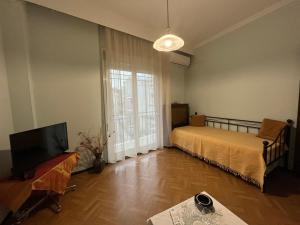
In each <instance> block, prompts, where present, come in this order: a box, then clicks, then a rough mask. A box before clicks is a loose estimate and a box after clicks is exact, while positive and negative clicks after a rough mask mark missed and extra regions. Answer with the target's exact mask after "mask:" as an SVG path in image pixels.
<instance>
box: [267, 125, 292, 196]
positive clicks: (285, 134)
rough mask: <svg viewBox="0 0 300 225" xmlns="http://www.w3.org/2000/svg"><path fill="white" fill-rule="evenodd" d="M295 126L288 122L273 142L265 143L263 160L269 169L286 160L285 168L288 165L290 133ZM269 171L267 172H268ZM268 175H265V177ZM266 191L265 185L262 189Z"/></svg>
mask: <svg viewBox="0 0 300 225" xmlns="http://www.w3.org/2000/svg"><path fill="white" fill-rule="evenodd" d="M292 126H293V121H292V120H287V125H286V126H285V127H284V128H283V129H282V130H281V131H280V133H279V134H278V136H277V137H276V139H275V140H274V141H273V142H269V141H263V158H264V161H265V164H266V167H267V169H268V168H271V166H273V165H274V164H275V163H278V162H279V161H280V160H282V159H284V166H285V167H287V165H288V150H289V146H290V133H291V128H292ZM266 171H267V170H266ZM266 176H267V174H265V177H266ZM262 191H263V192H264V191H265V185H264V187H263V188H262Z"/></svg>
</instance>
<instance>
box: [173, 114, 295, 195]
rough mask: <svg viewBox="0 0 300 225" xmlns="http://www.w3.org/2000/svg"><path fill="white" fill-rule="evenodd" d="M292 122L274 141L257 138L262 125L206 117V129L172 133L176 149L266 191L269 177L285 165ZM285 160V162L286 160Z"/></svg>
mask: <svg viewBox="0 0 300 225" xmlns="http://www.w3.org/2000/svg"><path fill="white" fill-rule="evenodd" d="M291 124H292V121H291V120H288V122H287V125H286V126H285V127H284V128H283V129H282V130H281V131H280V133H279V135H278V137H276V139H275V140H273V141H270V140H268V139H262V138H259V137H257V133H258V130H259V129H260V126H261V123H260V122H256V121H247V120H236V119H228V118H220V117H206V120H205V126H201V127H195V126H183V127H177V128H175V129H174V130H173V131H172V134H171V142H172V144H173V146H176V147H178V148H180V149H181V150H183V151H186V152H188V153H189V154H191V155H193V156H197V157H198V158H200V159H203V160H204V161H206V162H208V163H210V164H213V165H216V166H218V167H220V168H222V169H223V170H226V171H228V172H230V173H232V174H234V175H236V176H239V177H241V178H242V179H244V180H246V181H248V182H251V183H253V184H255V185H257V186H258V187H260V188H261V190H262V191H264V190H265V185H264V180H265V177H266V176H267V174H268V173H269V172H270V171H271V170H272V169H274V168H275V167H276V166H278V165H279V163H280V161H284V162H285V161H286V157H287V153H288V146H289V141H288V140H289V133H290V126H291ZM284 159H285V160H284Z"/></svg>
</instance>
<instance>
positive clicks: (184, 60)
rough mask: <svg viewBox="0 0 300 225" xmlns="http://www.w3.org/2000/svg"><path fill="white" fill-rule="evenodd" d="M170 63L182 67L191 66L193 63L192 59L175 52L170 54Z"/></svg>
mask: <svg viewBox="0 0 300 225" xmlns="http://www.w3.org/2000/svg"><path fill="white" fill-rule="evenodd" d="M170 62H172V63H175V64H179V65H182V66H189V65H190V63H191V57H189V56H185V55H181V54H178V53H175V52H170Z"/></svg>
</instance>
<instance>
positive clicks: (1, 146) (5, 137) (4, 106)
mask: <svg viewBox="0 0 300 225" xmlns="http://www.w3.org/2000/svg"><path fill="white" fill-rule="evenodd" d="M11 133H13V122H12V114H11V105H10V98H9V92H8V84H7V74H6V64H5V58H4V51H3V46H2V35H1V26H0V151H1V150H5V149H9V134H11Z"/></svg>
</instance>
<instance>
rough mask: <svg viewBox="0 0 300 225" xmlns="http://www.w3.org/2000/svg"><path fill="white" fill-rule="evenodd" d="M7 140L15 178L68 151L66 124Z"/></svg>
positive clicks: (11, 136) (29, 132)
mask: <svg viewBox="0 0 300 225" xmlns="http://www.w3.org/2000/svg"><path fill="white" fill-rule="evenodd" d="M9 138H10V146H11V155H12V162H13V169H12V172H13V175H14V176H16V177H23V176H24V173H26V172H28V171H30V170H33V169H34V168H35V167H36V166H37V165H39V164H41V163H42V162H45V161H47V160H49V159H51V158H53V157H55V156H58V155H60V154H62V153H63V152H64V151H66V150H67V149H68V134H67V124H66V123H60V124H55V125H52V126H48V127H42V128H38V129H34V130H28V131H24V132H20V133H15V134H11V135H10V136H9Z"/></svg>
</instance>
